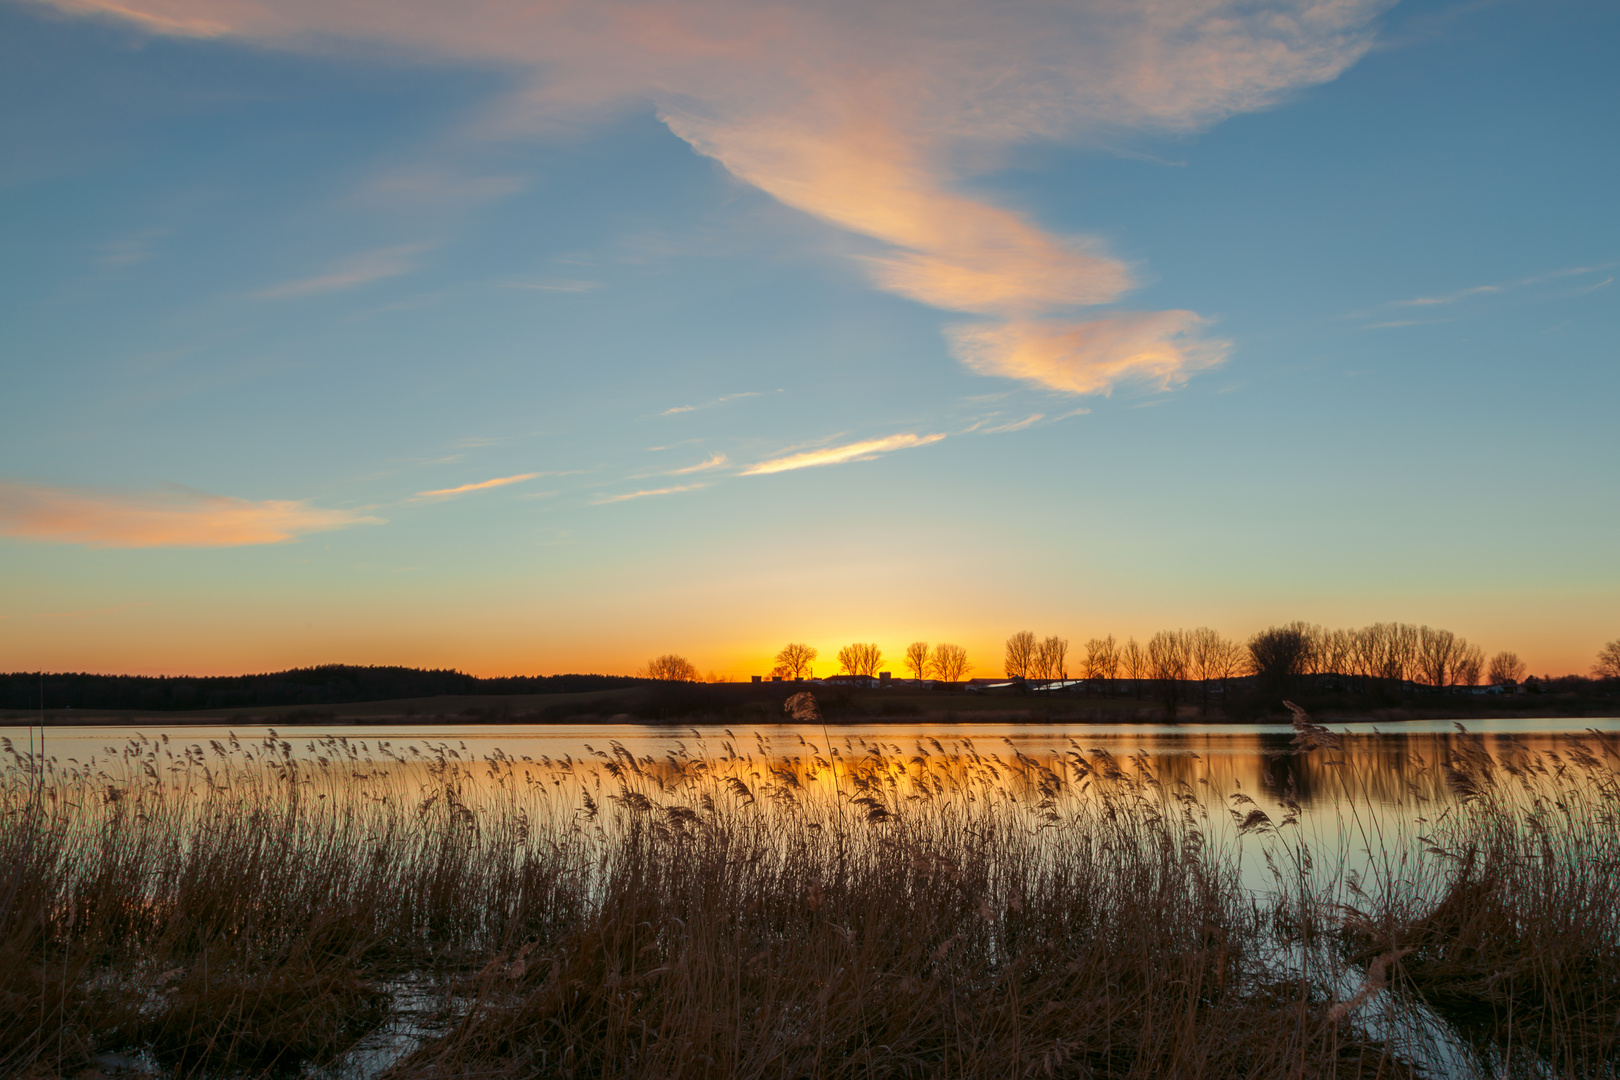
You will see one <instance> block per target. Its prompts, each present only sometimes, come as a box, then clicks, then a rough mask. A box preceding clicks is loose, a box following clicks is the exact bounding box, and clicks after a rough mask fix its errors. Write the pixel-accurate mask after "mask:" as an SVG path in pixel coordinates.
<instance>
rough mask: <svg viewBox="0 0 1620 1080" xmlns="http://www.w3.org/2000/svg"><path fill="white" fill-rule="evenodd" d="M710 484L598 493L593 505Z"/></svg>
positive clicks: (665, 493)
mask: <svg viewBox="0 0 1620 1080" xmlns="http://www.w3.org/2000/svg"><path fill="white" fill-rule="evenodd" d="M708 486H709V485H708V484H677V485H675V486H674V487H662V488H651V489H649V490H644V491H631V492H628V493H626V494H624V495H598V496H597V497H596V498H594V499H592V500H591V505H592V506H607V505H609V504H610V503H621V502H629V501H630V500H631V499H645V498H647V497H648V496H650V495H674V494H676V493H678V492H682V491H699V490H702V489H703V488H706V487H708Z"/></svg>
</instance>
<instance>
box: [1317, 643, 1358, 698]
mask: <svg viewBox="0 0 1620 1080" xmlns="http://www.w3.org/2000/svg"><path fill="white" fill-rule="evenodd" d="M1354 651H1355V644H1354V638H1353V636H1352V633H1351V631H1349V630H1324V631H1322V634H1321V636H1320V637H1319V638H1318V639H1317V643H1316V649H1315V652H1316V669H1317V673H1318V674H1320V675H1331V676H1332V677H1333V685H1334V686H1336V687H1338V688H1340V689H1343V688H1344V686H1345V683H1346V681H1347V679H1348V678H1349V676H1350V675H1351V674H1352V671H1351V668H1352V667H1353V666H1354V663H1353V661H1352V659H1351V656H1352V654H1353V652H1354Z"/></svg>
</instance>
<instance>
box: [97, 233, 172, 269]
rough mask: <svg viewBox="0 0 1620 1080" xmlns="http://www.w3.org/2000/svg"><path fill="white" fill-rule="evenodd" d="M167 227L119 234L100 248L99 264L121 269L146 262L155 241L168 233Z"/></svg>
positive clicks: (151, 252)
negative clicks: (115, 238)
mask: <svg viewBox="0 0 1620 1080" xmlns="http://www.w3.org/2000/svg"><path fill="white" fill-rule="evenodd" d="M168 232H169V230H167V229H142V230H141V231H140V232H135V233H130V234H128V235H126V236H121V237H119V238H118V239H117V240H114V241H112V242H111V243H109V244H107V245H105V246H104V247H103V248H102V249H101V258H100V259H99V260H98V261H99V262H100V263H101V265H102V266H103V267H105V268H107V269H109V270H121V269H123V268H124V267H126V266H135V265H137V264H139V263H143V262H147V261H148V260H150V259H151V258H152V256H153V254H154V253H155V251H156V248H157V243H158V241H159V240H161V239H163V238H164V237H165V236H167V235H168Z"/></svg>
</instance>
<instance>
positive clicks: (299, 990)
mask: <svg viewBox="0 0 1620 1080" xmlns="http://www.w3.org/2000/svg"><path fill="white" fill-rule="evenodd" d="M1319 730H1320V729H1312V728H1310V727H1309V726H1308V725H1307V724H1304V723H1303V722H1302V727H1301V733H1302V734H1301V739H1302V743H1303V744H1304V745H1302V746H1301V748H1300V753H1301V754H1302V755H1309V756H1310V757H1311V758H1314V759H1327V760H1326V761H1325V762H1324V765H1325V766H1331V765H1332V758H1333V755H1334V754H1335V753H1336V752H1338V751H1336V750H1335V748H1334V746H1333V745H1331V742H1332V740H1331V737H1329V736H1326V735H1325V733H1324V734H1320V735H1318V734H1315V732H1318V731H1319ZM1324 740H1326V741H1324ZM1463 749H1464V750H1465V751H1467V752H1466V753H1463V754H1461V755H1460V756H1458V757H1456V758H1455V759H1454V760H1445V761H1440V760H1436V761H1434V762H1420V763H1416V764H1414V765H1413V766H1412V771H1411V773H1410V776H1409V787H1410V791H1411V792H1412V793H1413V797H1414V798H1418V799H1422V800H1429V801H1427V802H1424V803H1423V805H1424V806H1425V807H1432V808H1433V813H1435V814H1436V815H1438V819H1437V820H1436V821H1435V823H1434V825H1433V827H1432V831H1431V833H1430V834H1428V836H1427V843H1426V847H1427V848H1431V849H1433V850H1432V851H1430V850H1425V846H1424V845H1419V846H1417V847H1411V846H1410V845H1405V844H1401V843H1399V842H1398V841H1396V840H1394V839H1388V840H1387V841H1381V840H1380V839H1379V836H1378V833H1377V829H1378V828H1381V827H1382V826H1381V824H1380V821H1381V816H1380V814H1379V812H1378V811H1377V810H1376V808H1375V807H1374V806H1373V802H1374V800H1373V799H1372V797H1371V796H1370V795H1369V794H1368V790H1369V789H1368V787H1367V786H1366V785H1368V784H1370V783H1372V778H1369V777H1366V776H1357V775H1354V771H1353V770H1350V769H1346V768H1339V769H1337V770H1335V769H1334V768H1331V767H1330V768H1327V772H1328V774H1330V775H1333V776H1335V777H1337V778H1338V779H1337V780H1336V783H1338V784H1339V785H1340V786H1339V790H1338V791H1337V796H1336V801H1335V805H1336V806H1338V807H1340V808H1341V809H1342V810H1343V811H1344V812H1345V813H1346V814H1348V818H1347V819H1346V820H1348V821H1349V822H1350V823H1351V828H1352V829H1354V830H1359V834H1358V835H1360V836H1361V837H1362V838H1363V839H1364V840H1366V841H1367V843H1365V844H1364V845H1363V847H1364V848H1365V849H1366V850H1367V851H1369V852H1371V851H1373V850H1374V849H1375V848H1377V847H1378V845H1379V843H1385V845H1386V846H1389V845H1397V846H1400V847H1401V857H1402V858H1404V859H1406V861H1405V862H1401V861H1399V860H1395V859H1391V858H1388V857H1387V856H1388V855H1389V853H1388V852H1387V851H1383V852H1380V853H1379V854H1380V857H1383V858H1384V861H1382V862H1379V861H1378V859H1377V858H1375V859H1373V861H1372V863H1371V864H1370V868H1369V866H1359V864H1358V868H1357V869H1355V871H1354V873H1352V872H1351V862H1352V861H1353V860H1351V859H1350V857H1349V856H1347V855H1345V854H1343V853H1344V852H1345V851H1348V850H1349V849H1350V847H1351V846H1352V845H1348V844H1345V843H1343V842H1338V847H1337V850H1338V851H1339V852H1340V854H1339V855H1337V856H1336V858H1337V859H1338V860H1339V861H1338V862H1333V860H1332V859H1329V858H1327V855H1328V854H1330V852H1329V851H1328V850H1327V849H1328V848H1331V847H1332V845H1331V844H1325V843H1324V840H1323V838H1322V837H1320V836H1318V835H1315V834H1311V833H1307V832H1304V831H1303V827H1302V825H1301V824H1300V822H1299V821H1298V820H1297V819H1298V815H1299V813H1300V806H1299V804H1298V802H1297V801H1296V800H1295V799H1294V797H1293V796H1292V795H1291V794H1289V793H1288V792H1287V791H1286V790H1284V791H1281V792H1279V793H1278V794H1277V795H1276V797H1275V799H1274V801H1275V802H1276V803H1277V805H1276V806H1274V807H1273V812H1275V813H1276V814H1277V815H1278V817H1279V818H1280V820H1277V821H1273V819H1272V818H1271V817H1270V816H1268V815H1266V814H1265V813H1264V811H1262V810H1261V808H1260V807H1259V806H1258V805H1252V806H1251V805H1250V803H1249V801H1248V797H1247V796H1244V795H1238V794H1236V793H1234V797H1233V798H1232V799H1230V800H1229V799H1227V798H1226V797H1225V796H1224V795H1223V794H1221V793H1212V792H1208V791H1202V792H1201V791H1199V790H1196V789H1195V788H1194V787H1193V786H1192V785H1189V784H1187V783H1182V782H1172V781H1169V780H1166V779H1164V778H1162V777H1161V776H1160V775H1159V774H1157V773H1156V772H1155V770H1154V768H1153V767H1152V764H1151V762H1150V761H1149V760H1148V759H1147V758H1146V757H1141V758H1137V759H1132V760H1130V761H1117V760H1115V759H1113V758H1112V757H1110V756H1109V755H1107V754H1105V753H1102V752H1100V751H1088V750H1083V749H1082V748H1081V747H1079V746H1078V745H1074V746H1072V747H1071V749H1070V750H1069V751H1068V752H1067V753H1056V754H1052V755H1050V756H1047V757H1041V758H1035V757H1030V756H1027V755H1023V754H1020V753H1017V752H1016V751H1012V750H1004V751H999V752H996V753H990V752H986V751H982V750H980V749H979V748H976V747H974V746H972V745H971V744H965V743H964V744H960V745H953V746H950V747H947V746H943V745H940V744H939V743H932V744H931V745H918V746H916V747H915V748H914V750H913V749H906V748H902V747H901V746H899V745H897V744H886V745H869V746H859V747H852V748H846V751H845V752H844V753H842V754H840V755H839V756H838V758H837V763H836V769H835V768H833V763H832V762H830V761H829V760H828V758H827V757H826V756H824V751H825V750H826V747H823V746H812V745H811V744H809V743H800V744H797V745H794V746H791V747H780V746H777V747H772V746H768V745H766V744H765V743H763V742H758V743H757V744H756V746H755V747H754V748H753V749H752V751H751V752H747V753H742V752H739V751H738V750H737V749H736V748H735V747H734V746H732V745H731V744H730V743H727V744H725V745H723V746H721V747H720V748H719V749H718V750H715V751H710V750H708V749H706V748H703V747H701V746H698V747H694V748H693V749H692V751H691V752H690V753H686V752H682V753H678V754H672V755H670V756H669V757H668V758H667V759H664V760H657V761H655V760H653V759H650V758H642V759H637V758H635V757H634V756H632V755H631V754H629V753H628V752H626V751H623V750H621V749H617V748H615V749H614V750H613V752H606V751H603V752H598V753H597V755H596V757H594V758H593V759H591V760H589V761H587V762H578V761H573V760H569V759H565V760H563V761H551V760H545V759H542V760H540V761H531V760H528V759H517V760H514V759H511V758H508V757H505V756H503V755H499V754H497V755H495V756H494V757H493V758H491V759H488V760H484V761H477V762H474V761H468V760H463V759H462V757H461V755H460V753H459V751H458V750H457V749H455V748H453V747H450V746H439V747H436V748H432V749H427V748H394V747H391V746H389V745H388V744H386V743H370V744H366V743H358V742H353V743H351V742H344V741H341V740H337V741H327V742H323V743H320V744H313V745H311V746H309V747H308V748H306V749H305V750H304V751H303V752H295V751H294V749H293V747H292V746H291V745H289V744H288V743H286V742H281V741H278V740H276V739H274V738H271V739H267V740H265V741H263V742H261V743H255V744H249V745H238V744H235V743H234V742H233V743H232V744H231V745H228V746H221V745H214V746H211V747H209V748H207V749H204V748H201V747H185V748H182V747H181V746H179V745H178V744H169V743H168V742H167V741H166V740H163V741H157V742H145V741H133V742H130V743H128V744H126V745H124V746H122V747H116V748H109V752H108V753H107V754H106V755H104V756H102V757H99V758H98V759H97V760H95V761H93V762H72V761H69V762H53V763H50V764H49V766H48V768H47V769H46V770H45V771H44V772H43V773H42V772H41V770H40V769H39V768H37V762H35V761H33V760H31V759H29V758H28V757H27V756H26V755H23V754H18V753H15V752H13V754H12V758H11V761H10V764H9V766H8V767H7V768H6V770H5V772H4V774H3V777H0V811H3V818H0V855H3V858H4V861H3V862H0V866H5V867H11V868H15V869H14V870H13V871H11V872H9V873H8V874H7V876H6V877H4V878H0V1075H32V1076H39V1077H58V1076H62V1077H78V1076H81V1075H84V1074H85V1073H86V1071H88V1072H89V1074H90V1075H94V1074H95V1073H96V1072H101V1073H103V1074H105V1073H109V1072H111V1071H114V1070H115V1069H116V1068H119V1067H123V1068H128V1069H139V1068H143V1067H144V1068H148V1069H151V1070H160V1071H162V1072H164V1073H167V1074H169V1075H178V1076H192V1077H211V1076H221V1077H223V1076H250V1075H251V1076H257V1075H275V1074H278V1073H279V1074H287V1075H293V1074H297V1073H299V1072H301V1071H306V1070H307V1069H308V1068H310V1067H312V1066H322V1065H331V1066H332V1067H334V1068H338V1069H340V1071H341V1069H342V1068H349V1069H350V1070H351V1072H350V1073H349V1074H348V1075H353V1072H352V1070H353V1069H354V1068H355V1067H356V1066H355V1062H356V1061H357V1060H358V1059H357V1057H356V1054H355V1052H354V1048H355V1047H356V1045H357V1044H358V1045H360V1046H361V1047H363V1048H366V1049H367V1051H368V1055H369V1056H368V1057H366V1059H365V1060H366V1061H367V1062H370V1063H371V1065H372V1066H373V1067H372V1068H370V1069H369V1070H367V1071H371V1072H376V1071H383V1072H384V1074H385V1075H387V1076H388V1077H391V1078H398V1080H406V1078H417V1077H441V1076H444V1077H449V1076H468V1077H471V1076H480V1077H495V1076H513V1077H516V1076H531V1075H545V1076H578V1077H584V1076H592V1077H600V1076H615V1077H649V1078H650V1077H660V1078H663V1077H694V1078H695V1077H715V1078H719V1077H805V1078H810V1077H828V1078H831V1077H842V1076H849V1077H855V1076H860V1077H997V1078H999V1077H1013V1076H1026V1075H1028V1076H1072V1077H1090V1076H1119V1077H1132V1076H1140V1077H1148V1076H1178V1077H1180V1076H1186V1077H1200V1076H1208V1077H1233V1076H1241V1077H1255V1078H1266V1077H1307V1076H1310V1077H1341V1076H1342V1077H1378V1076H1383V1077H1401V1076H1409V1075H1416V1074H1417V1071H1418V1067H1419V1066H1420V1065H1421V1064H1422V1063H1423V1060H1422V1059H1423V1058H1424V1056H1425V1054H1428V1055H1429V1056H1430V1058H1433V1057H1434V1054H1435V1053H1436V1052H1437V1051H1436V1047H1437V1046H1439V1051H1438V1052H1441V1053H1442V1056H1443V1055H1444V1054H1445V1053H1449V1054H1451V1057H1449V1058H1444V1060H1445V1061H1447V1062H1449V1063H1450V1064H1451V1065H1454V1066H1457V1067H1466V1068H1468V1069H1472V1070H1475V1071H1478V1072H1481V1073H1487V1072H1490V1071H1492V1070H1499V1071H1503V1072H1509V1071H1511V1070H1513V1069H1515V1068H1518V1067H1519V1063H1520V1062H1523V1061H1527V1060H1528V1061H1532V1062H1534V1067H1535V1068H1539V1069H1540V1070H1541V1072H1540V1073H1537V1075H1569V1076H1577V1075H1583V1076H1584V1075H1612V1074H1613V1070H1614V1066H1615V1061H1616V1056H1615V1045H1616V1044H1615V1027H1616V1025H1615V1022H1614V1021H1615V1016H1616V1010H1617V1008H1620V987H1617V986H1616V980H1615V971H1616V963H1615V960H1616V943H1617V941H1620V932H1617V926H1616V922H1617V917H1620V895H1617V891H1616V890H1617V886H1616V884H1615V883H1616V881H1617V880H1620V874H1617V871H1620V858H1617V852H1616V847H1617V842H1616V839H1615V836H1616V829H1615V823H1614V821H1613V818H1612V814H1613V810H1614V807H1615V806H1616V803H1617V798H1616V788H1615V768H1616V762H1617V759H1616V756H1615V748H1614V747H1612V746H1601V745H1600V746H1599V749H1598V750H1597V751H1596V752H1595V753H1593V752H1586V753H1585V754H1584V756H1579V755H1578V756H1577V758H1576V759H1573V760H1570V759H1560V760H1558V761H1557V762H1548V761H1545V760H1542V759H1535V760H1532V759H1531V757H1529V756H1522V759H1520V758H1510V760H1508V761H1506V762H1505V763H1504V762H1502V761H1499V760H1497V759H1495V758H1492V757H1491V756H1490V755H1488V754H1486V753H1485V751H1484V750H1483V749H1480V748H1475V749H1472V750H1470V749H1469V748H1468V747H1467V746H1465V747H1464V748H1463ZM424 751H425V752H424ZM1341 756H1342V755H1341ZM1301 760H1302V761H1303V760H1306V758H1304V757H1302V758H1301ZM1447 770H1450V771H1449V772H1448V771H1447ZM1447 777H1450V784H1451V789H1450V793H1449V794H1448V793H1447V789H1445V783H1446V778H1447ZM1358 785H1359V786H1358ZM1290 804H1292V807H1293V809H1289V807H1290ZM1256 812H1260V813H1261V817H1260V818H1258V819H1257V818H1255V816H1254V814H1255V813H1256ZM1290 817H1293V818H1295V819H1296V820H1295V821H1294V822H1293V823H1292V824H1291V823H1290ZM1408 848H1410V850H1408ZM1256 849H1258V850H1259V851H1260V852H1261V853H1262V854H1263V855H1264V858H1265V861H1266V863H1267V865H1269V866H1270V867H1271V874H1270V875H1268V876H1266V880H1265V881H1263V882H1261V883H1260V884H1259V885H1257V883H1256V881H1255V880H1251V879H1252V878H1253V877H1254V874H1253V870H1254V867H1255V864H1256V860H1257V857H1256V856H1255V855H1254V854H1252V853H1253V852H1254V851H1255V850H1256ZM1246 852H1248V853H1250V854H1245V853H1246ZM1245 858H1247V859H1248V860H1249V861H1248V863H1247V864H1245V863H1244V862H1243V860H1244V859H1245ZM1329 863H1332V865H1328V864H1329ZM1246 867H1247V868H1246ZM1246 873H1247V874H1248V877H1247V878H1246V877H1245V874H1246ZM1386 985H1387V989H1386ZM423 994H425V995H426V996H427V998H428V1000H429V1002H430V1003H431V1007H430V1008H428V1009H427V1010H426V1012H425V1013H424V1012H423V1010H422V1009H421V1008H419V1007H417V1006H413V1009H412V1010H406V1009H405V1008H404V1005H405V1003H406V1001H407V999H410V1000H411V1001H417V999H418V998H419V997H420V996H421V995H423ZM418 1006H419V1002H418ZM407 1012H409V1015H408V1016H406V1017H405V1020H404V1021H402V1020H401V1017H402V1015H404V1014H405V1013H407ZM1439 1018H1444V1019H1445V1020H1449V1021H1451V1022H1452V1023H1453V1024H1454V1025H1455V1027H1456V1029H1457V1030H1458V1031H1460V1032H1461V1033H1462V1037H1461V1038H1460V1039H1456V1040H1452V1041H1453V1042H1455V1043H1456V1048H1453V1049H1447V1047H1449V1046H1450V1045H1451V1044H1450V1043H1448V1042H1447V1039H1448V1038H1449V1036H1442V1037H1438V1038H1437V1037H1436V1036H1435V1035H1434V1029H1435V1025H1437V1024H1440V1019H1439ZM1481 1024H1483V1026H1480V1025H1481ZM1504 1025H1505V1026H1504ZM1531 1034H1533V1035H1534V1036H1535V1037H1534V1038H1531V1037H1530V1036H1531ZM1468 1040H1472V1043H1471V1044H1470V1043H1469V1042H1468ZM1442 1044H1444V1045H1442ZM110 1055H111V1056H110ZM1604 1069H1607V1070H1609V1072H1608V1073H1604V1072H1603V1070H1604Z"/></svg>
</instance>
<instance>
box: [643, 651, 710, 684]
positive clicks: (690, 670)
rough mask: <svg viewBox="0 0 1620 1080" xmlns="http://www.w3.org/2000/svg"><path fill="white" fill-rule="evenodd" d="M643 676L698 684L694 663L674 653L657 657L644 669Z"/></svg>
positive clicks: (648, 662)
mask: <svg viewBox="0 0 1620 1080" xmlns="http://www.w3.org/2000/svg"><path fill="white" fill-rule="evenodd" d="M642 675H643V677H644V678H648V679H661V680H663V681H665V682H697V681H698V669H697V666H696V665H695V664H693V663H692V661H690V660H688V659H687V658H686V657H684V656H676V655H675V654H674V653H665V654H664V655H663V656H655V657H653V658H652V659H651V660H649V661H647V666H646V667H645V668H643V669H642Z"/></svg>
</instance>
